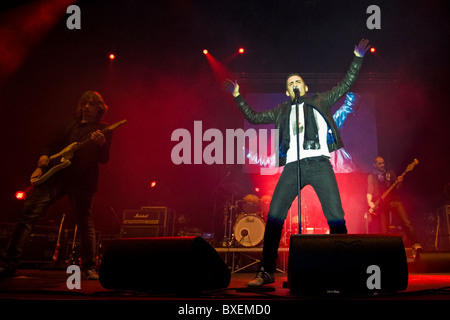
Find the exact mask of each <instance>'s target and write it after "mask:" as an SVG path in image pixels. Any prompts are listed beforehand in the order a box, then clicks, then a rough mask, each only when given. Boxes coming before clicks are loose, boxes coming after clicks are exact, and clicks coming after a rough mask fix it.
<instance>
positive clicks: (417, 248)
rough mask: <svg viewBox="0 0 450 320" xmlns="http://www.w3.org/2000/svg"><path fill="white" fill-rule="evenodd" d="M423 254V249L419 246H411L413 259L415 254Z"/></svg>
mask: <svg viewBox="0 0 450 320" xmlns="http://www.w3.org/2000/svg"><path fill="white" fill-rule="evenodd" d="M421 252H423V248H422V246H421V245H420V244H418V243H416V244H414V245H413V246H412V254H413V258H414V259H415V258H416V256H417V254H418V253H419V254H420V253H421Z"/></svg>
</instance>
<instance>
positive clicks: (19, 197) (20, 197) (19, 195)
mask: <svg viewBox="0 0 450 320" xmlns="http://www.w3.org/2000/svg"><path fill="white" fill-rule="evenodd" d="M26 197H27V194H26V192H25V191H17V192H16V199H17V200H25V199H26Z"/></svg>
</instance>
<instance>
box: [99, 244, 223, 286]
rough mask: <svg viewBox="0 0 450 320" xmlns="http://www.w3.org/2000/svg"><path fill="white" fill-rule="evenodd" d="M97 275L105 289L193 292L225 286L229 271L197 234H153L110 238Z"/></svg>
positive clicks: (212, 249)
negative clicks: (164, 235) (178, 235)
mask: <svg viewBox="0 0 450 320" xmlns="http://www.w3.org/2000/svg"><path fill="white" fill-rule="evenodd" d="M99 277H100V284H101V285H102V286H103V287H104V288H106V289H120V290H135V291H146V292H151V291H153V292H167V293H196V292H201V291H207V290H215V289H221V288H226V287H228V285H229V284H230V280H231V273H230V270H229V269H228V266H227V265H226V264H225V262H224V261H223V259H222V258H221V257H220V255H219V254H218V252H217V251H216V250H215V249H214V248H213V247H211V246H210V244H208V243H207V242H206V241H205V240H204V239H203V238H201V237H167V238H156V237H155V238H127V239H118V240H115V241H113V242H112V243H111V244H110V245H109V247H108V249H107V250H106V252H105V254H104V256H103V260H102V262H101V264H100V269H99Z"/></svg>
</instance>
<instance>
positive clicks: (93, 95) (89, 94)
mask: <svg viewBox="0 0 450 320" xmlns="http://www.w3.org/2000/svg"><path fill="white" fill-rule="evenodd" d="M91 100H93V101H94V102H95V103H96V104H97V106H98V107H99V111H98V113H97V119H96V120H97V121H100V119H101V118H102V117H103V115H104V114H105V113H106V112H107V111H108V106H107V105H106V104H105V101H104V100H103V97H102V96H101V95H100V93H98V92H96V91H86V92H85V93H83V95H82V96H81V98H80V102H79V103H78V107H77V116H78V117H81V115H82V113H81V109H82V108H83V106H84V105H85V104H86V103H87V102H88V101H91Z"/></svg>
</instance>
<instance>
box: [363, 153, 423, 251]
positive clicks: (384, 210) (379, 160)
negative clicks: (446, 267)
mask: <svg viewBox="0 0 450 320" xmlns="http://www.w3.org/2000/svg"><path fill="white" fill-rule="evenodd" d="M373 166H374V171H373V173H371V174H369V176H368V178H367V204H368V205H369V208H370V209H371V216H372V218H374V219H372V220H375V221H377V222H378V223H379V224H380V232H381V233H382V234H388V233H389V225H390V215H389V213H391V214H392V216H395V217H396V218H397V219H398V221H399V222H400V225H401V227H402V229H403V231H404V232H405V235H406V237H407V240H408V241H410V244H411V246H412V248H413V253H414V254H415V253H416V252H417V250H421V246H420V244H419V243H418V241H417V238H416V235H415V232H414V228H413V226H412V224H411V222H410V220H409V217H408V215H407V213H406V210H405V208H404V206H403V203H402V202H401V200H400V197H399V194H398V189H399V188H400V187H401V185H402V183H403V176H399V177H397V176H396V174H395V173H394V172H393V171H392V170H387V169H386V164H385V161H384V159H383V157H381V156H377V157H375V158H374V160H373ZM393 184H396V185H395V187H394V188H392V190H391V191H390V192H389V193H388V195H387V196H386V198H385V199H381V197H382V195H383V194H384V193H385V192H386V190H388V188H389V187H391V186H392V185H393ZM377 200H378V201H377Z"/></svg>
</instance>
